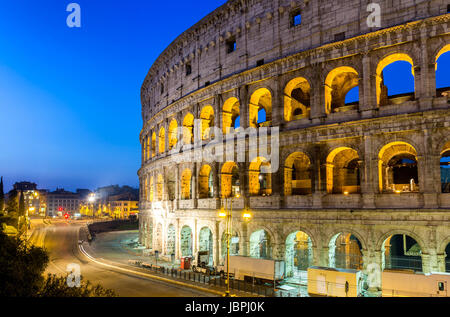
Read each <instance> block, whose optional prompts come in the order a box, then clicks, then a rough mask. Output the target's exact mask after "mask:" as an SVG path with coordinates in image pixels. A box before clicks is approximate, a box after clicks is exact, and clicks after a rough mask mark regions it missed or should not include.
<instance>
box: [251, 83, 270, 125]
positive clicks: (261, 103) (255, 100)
mask: <svg viewBox="0 0 450 317" xmlns="http://www.w3.org/2000/svg"><path fill="white" fill-rule="evenodd" d="M262 109H263V110H264V111H265V112H266V121H265V122H259V118H258V116H259V112H260V111H261V110H262ZM249 119H250V121H249V122H250V124H249V126H250V127H251V128H257V127H260V126H270V124H271V122H272V93H271V92H270V90H269V89H268V88H259V89H257V90H256V91H255V92H253V94H252V95H251V97H250V104H249Z"/></svg>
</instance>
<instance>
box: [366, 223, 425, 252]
mask: <svg viewBox="0 0 450 317" xmlns="http://www.w3.org/2000/svg"><path fill="white" fill-rule="evenodd" d="M395 235H407V236H410V237H411V238H413V239H414V240H416V241H417V243H418V244H419V246H420V249H421V250H422V253H425V254H429V250H428V249H427V248H426V244H425V241H424V239H422V237H421V236H420V235H419V234H417V233H415V232H413V231H410V230H407V229H393V230H390V231H388V232H386V233H384V234H383V235H382V236H381V237H380V238H379V239H378V240H377V243H376V245H375V248H376V251H383V249H382V248H383V244H384V242H385V241H386V240H387V239H388V238H389V237H391V236H395Z"/></svg>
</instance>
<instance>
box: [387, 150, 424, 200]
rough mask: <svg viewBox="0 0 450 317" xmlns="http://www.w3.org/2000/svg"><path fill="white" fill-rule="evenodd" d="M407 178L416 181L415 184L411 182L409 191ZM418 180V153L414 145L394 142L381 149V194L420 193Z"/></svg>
mask: <svg viewBox="0 0 450 317" xmlns="http://www.w3.org/2000/svg"><path fill="white" fill-rule="evenodd" d="M411 162H412V163H411ZM402 165H405V166H402ZM406 168H408V169H410V170H408V169H406ZM405 177H413V178H411V180H412V179H414V184H413V182H412V181H411V180H410V181H409V190H408V183H404V179H405ZM418 178H419V173H418V166H417V151H416V149H415V148H414V147H413V146H412V145H410V144H409V143H406V142H403V141H394V142H391V143H388V144H386V145H384V146H383V147H382V148H381V150H380V151H379V153H378V179H379V188H380V192H383V191H387V192H395V193H401V192H404V191H410V192H415V191H418V190H419V187H418V184H419V179H418Z"/></svg>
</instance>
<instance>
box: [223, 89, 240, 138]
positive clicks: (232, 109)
mask: <svg viewBox="0 0 450 317" xmlns="http://www.w3.org/2000/svg"><path fill="white" fill-rule="evenodd" d="M240 113H241V112H240V104H239V100H238V99H237V98H235V97H232V98H229V99H227V101H225V103H224V104H223V109H222V116H223V119H222V129H223V134H227V133H228V129H229V128H234V127H235V126H236V120H239V118H240ZM239 126H240V124H239Z"/></svg>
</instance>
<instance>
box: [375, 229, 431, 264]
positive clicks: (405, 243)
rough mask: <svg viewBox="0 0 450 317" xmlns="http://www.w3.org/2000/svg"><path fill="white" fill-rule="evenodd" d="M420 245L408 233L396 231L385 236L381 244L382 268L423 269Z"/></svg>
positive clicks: (418, 241)
mask: <svg viewBox="0 0 450 317" xmlns="http://www.w3.org/2000/svg"><path fill="white" fill-rule="evenodd" d="M422 252H423V249H422V246H421V243H420V240H417V239H416V238H415V237H413V236H412V235H410V234H405V233H401V234H399V233H396V234H392V235H390V236H389V237H387V238H386V237H385V238H384V241H383V243H382V246H381V256H382V269H383V270H384V269H394V270H413V271H416V272H422V271H423V264H422Z"/></svg>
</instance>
